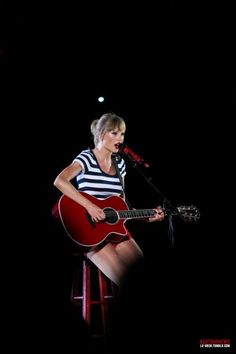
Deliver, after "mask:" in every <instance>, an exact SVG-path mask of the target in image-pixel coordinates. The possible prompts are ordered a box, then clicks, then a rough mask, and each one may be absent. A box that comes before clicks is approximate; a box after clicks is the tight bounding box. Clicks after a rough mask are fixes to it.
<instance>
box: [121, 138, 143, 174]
mask: <svg viewBox="0 0 236 354" xmlns="http://www.w3.org/2000/svg"><path fill="white" fill-rule="evenodd" d="M120 152H121V153H123V154H125V155H126V156H127V157H128V158H129V159H130V160H131V161H132V162H134V163H135V164H139V165H142V166H143V167H145V168H149V163H147V162H145V161H144V159H143V158H142V157H140V156H139V155H138V154H136V153H135V152H133V151H132V150H131V149H130V148H129V147H128V146H127V145H122V144H121V147H120Z"/></svg>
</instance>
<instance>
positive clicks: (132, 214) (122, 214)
mask: <svg viewBox="0 0 236 354" xmlns="http://www.w3.org/2000/svg"><path fill="white" fill-rule="evenodd" d="M117 213H118V214H119V218H120V219H144V218H150V217H151V216H153V215H155V210H153V209H134V210H120V211H117Z"/></svg>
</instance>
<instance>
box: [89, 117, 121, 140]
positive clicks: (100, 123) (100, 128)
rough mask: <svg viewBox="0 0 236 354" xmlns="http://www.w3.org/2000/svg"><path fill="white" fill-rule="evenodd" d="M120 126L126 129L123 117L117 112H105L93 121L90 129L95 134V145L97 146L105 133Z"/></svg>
mask: <svg viewBox="0 0 236 354" xmlns="http://www.w3.org/2000/svg"><path fill="white" fill-rule="evenodd" d="M116 128H118V129H119V130H125V129H126V125H125V121H124V119H123V118H121V117H119V116H117V115H116V114H115V113H105V114H103V115H102V116H101V117H100V118H99V119H95V120H93V121H92V123H91V126H90V130H91V133H92V135H93V140H94V145H95V146H96V145H97V144H98V142H99V139H100V137H101V135H102V134H103V133H106V132H109V131H111V130H114V129H116Z"/></svg>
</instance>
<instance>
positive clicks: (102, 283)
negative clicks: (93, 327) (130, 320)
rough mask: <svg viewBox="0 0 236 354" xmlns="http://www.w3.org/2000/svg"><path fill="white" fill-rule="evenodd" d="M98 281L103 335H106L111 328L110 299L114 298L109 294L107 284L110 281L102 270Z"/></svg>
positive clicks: (99, 272)
mask: <svg viewBox="0 0 236 354" xmlns="http://www.w3.org/2000/svg"><path fill="white" fill-rule="evenodd" d="M98 279H99V291H100V302H101V316H102V326H103V333H104V334H105V333H106V332H107V329H108V326H109V299H112V298H113V296H112V295H109V294H108V286H107V282H108V281H109V279H108V278H106V277H105V275H104V274H103V273H102V272H101V271H100V270H98Z"/></svg>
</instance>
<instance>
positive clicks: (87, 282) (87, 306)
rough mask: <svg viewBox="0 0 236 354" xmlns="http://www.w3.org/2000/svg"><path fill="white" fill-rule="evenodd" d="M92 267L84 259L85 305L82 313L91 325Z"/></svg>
mask: <svg viewBox="0 0 236 354" xmlns="http://www.w3.org/2000/svg"><path fill="white" fill-rule="evenodd" d="M90 281H91V269H90V265H89V264H88V262H87V261H86V260H83V302H82V303H83V305H82V306H83V307H82V313H83V318H84V320H85V321H86V322H87V323H88V325H90V322H91V289H90Z"/></svg>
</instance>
